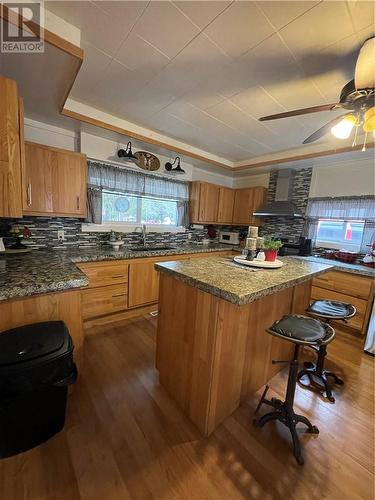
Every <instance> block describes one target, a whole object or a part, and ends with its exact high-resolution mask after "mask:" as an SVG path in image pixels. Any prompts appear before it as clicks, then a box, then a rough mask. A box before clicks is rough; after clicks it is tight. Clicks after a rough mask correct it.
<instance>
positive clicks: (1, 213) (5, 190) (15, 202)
mask: <svg viewBox="0 0 375 500" xmlns="http://www.w3.org/2000/svg"><path fill="white" fill-rule="evenodd" d="M0 96H1V98H0V217H22V201H21V199H22V198H21V192H22V188H21V164H20V137H19V132H20V129H19V115H18V111H19V108H18V92H17V84H16V82H15V81H14V80H10V79H8V78H4V77H0Z"/></svg>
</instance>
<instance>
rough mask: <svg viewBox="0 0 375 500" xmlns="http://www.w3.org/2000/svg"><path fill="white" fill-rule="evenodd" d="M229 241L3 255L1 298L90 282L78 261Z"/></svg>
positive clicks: (196, 249)
mask: <svg viewBox="0 0 375 500" xmlns="http://www.w3.org/2000/svg"><path fill="white" fill-rule="evenodd" d="M230 249H231V247H229V248H228V245H217V244H214V245H208V246H197V245H184V246H179V247H176V248H175V249H173V250H154V251H148V252H133V251H131V250H122V251H119V252H116V251H114V250H112V249H111V248H108V250H107V249H106V248H105V247H103V246H101V247H97V248H90V249H89V250H86V249H85V250H75V251H72V252H71V251H66V250H63V251H61V252H60V251H42V250H35V251H33V252H30V253H24V254H17V255H7V256H0V301H1V300H7V299H11V298H16V297H27V296H30V295H38V294H41V293H51V292H58V291H61V290H69V289H71V288H80V287H84V286H87V285H88V279H87V277H86V276H85V274H83V273H82V272H81V271H80V270H79V269H78V267H77V266H76V265H75V263H77V262H95V261H101V260H117V259H135V258H137V259H139V258H142V257H158V256H164V255H171V256H173V255H178V254H187V253H207V252H215V251H220V250H230Z"/></svg>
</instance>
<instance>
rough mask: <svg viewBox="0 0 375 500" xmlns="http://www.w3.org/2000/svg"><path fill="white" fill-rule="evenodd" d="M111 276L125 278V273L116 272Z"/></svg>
mask: <svg viewBox="0 0 375 500" xmlns="http://www.w3.org/2000/svg"><path fill="white" fill-rule="evenodd" d="M111 278H125V274H115V275H114V276H111Z"/></svg>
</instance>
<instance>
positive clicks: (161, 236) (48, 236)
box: [0, 217, 243, 250]
mask: <svg viewBox="0 0 375 500" xmlns="http://www.w3.org/2000/svg"><path fill="white" fill-rule="evenodd" d="M11 224H20V225H22V226H25V227H27V228H29V229H30V231H31V237H30V238H28V239H26V240H23V241H22V243H23V244H24V245H27V246H30V247H31V248H35V249H53V250H63V249H67V248H77V247H79V248H90V247H94V246H97V245H100V244H103V243H105V242H106V241H107V240H108V237H109V233H97V232H92V233H90V232H88V233H87V232H82V231H81V225H82V220H81V219H76V218H67V217H24V218H23V219H0V236H4V235H5V234H6V233H7V228H8V227H9V226H10V225H11ZM221 227H222V228H223V229H224V226H217V227H216V229H217V230H220V228H221ZM59 230H63V231H64V237H65V240H64V241H63V242H62V243H61V242H59V241H58V239H57V231H59ZM225 230H226V231H238V232H240V231H241V230H242V231H243V227H242V228H241V227H228V226H225ZM189 235H190V236H189ZM122 238H123V240H124V241H125V245H138V244H140V242H141V235H140V233H139V232H132V233H123V234H122ZM203 238H207V230H206V228H205V227H204V228H203V229H191V230H187V231H186V232H185V233H155V232H152V231H150V230H149V228H148V231H147V243H150V244H159V243H160V244H171V245H173V244H176V245H177V244H179V245H181V244H184V243H185V244H186V243H188V242H190V243H191V242H199V241H201V240H203ZM213 241H215V240H213ZM216 241H218V236H217V237H216ZM11 242H12V241H11V239H9V240H8V239H7V240H6V244H7V243H8V244H10V243H11Z"/></svg>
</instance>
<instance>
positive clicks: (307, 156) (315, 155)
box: [232, 142, 375, 172]
mask: <svg viewBox="0 0 375 500" xmlns="http://www.w3.org/2000/svg"><path fill="white" fill-rule="evenodd" d="M362 147H363V146H362V144H358V145H357V146H353V147H351V146H345V147H342V148H335V149H326V150H324V151H315V152H314V153H304V154H300V155H295V156H288V157H285V158H274V159H272V160H264V161H259V162H255V163H249V164H247V165H241V166H238V167H236V166H234V167H233V169H232V170H233V171H234V172H239V171H240V170H248V169H251V168H258V167H266V166H269V165H277V164H279V163H289V162H292V161H298V160H308V159H311V158H319V157H321V156H331V155H336V154H340V153H350V151H358V150H360V149H362ZM373 147H375V142H370V143H369V144H366V148H368V149H369V148H373Z"/></svg>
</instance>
